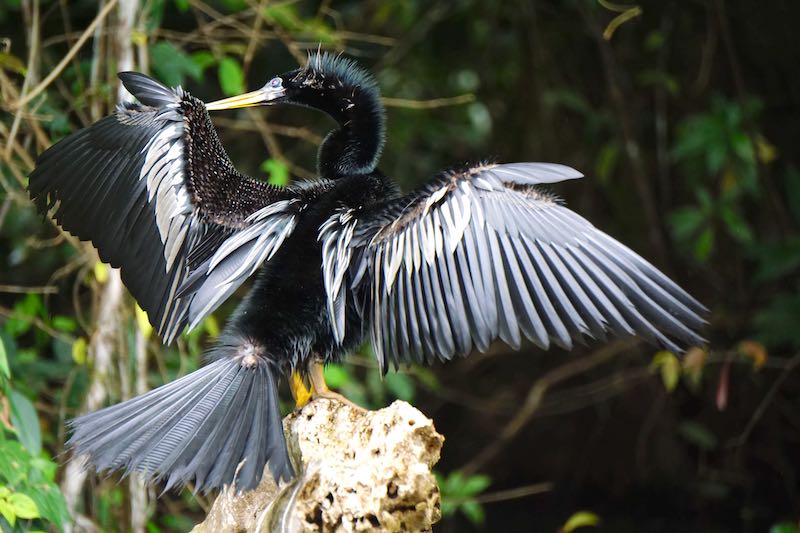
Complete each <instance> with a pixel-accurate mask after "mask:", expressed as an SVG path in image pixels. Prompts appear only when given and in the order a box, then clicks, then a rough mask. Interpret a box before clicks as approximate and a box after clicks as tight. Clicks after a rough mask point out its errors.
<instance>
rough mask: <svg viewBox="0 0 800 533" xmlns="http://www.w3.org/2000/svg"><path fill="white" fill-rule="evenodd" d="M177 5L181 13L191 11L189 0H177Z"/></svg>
mask: <svg viewBox="0 0 800 533" xmlns="http://www.w3.org/2000/svg"><path fill="white" fill-rule="evenodd" d="M175 7H177V8H178V11H180V12H181V13H186V12H187V11H189V0H175Z"/></svg>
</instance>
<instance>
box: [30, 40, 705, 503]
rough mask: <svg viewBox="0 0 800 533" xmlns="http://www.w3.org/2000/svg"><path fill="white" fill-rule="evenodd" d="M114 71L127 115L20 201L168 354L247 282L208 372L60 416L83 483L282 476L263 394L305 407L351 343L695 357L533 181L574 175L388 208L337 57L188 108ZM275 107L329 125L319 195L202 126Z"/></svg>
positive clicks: (683, 301) (621, 250)
mask: <svg viewBox="0 0 800 533" xmlns="http://www.w3.org/2000/svg"><path fill="white" fill-rule="evenodd" d="M120 76H121V78H122V80H123V82H124V83H125V85H126V87H128V89H129V90H130V91H131V92H132V93H133V94H134V95H135V96H136V97H137V98H138V99H139V101H140V102H141V104H126V105H123V106H120V107H118V109H117V111H116V112H115V114H114V115H112V116H111V117H107V118H105V119H103V120H101V121H99V122H98V123H96V124H94V125H92V126H90V127H88V128H86V129H84V130H81V131H79V132H76V133H75V134H73V135H71V136H69V137H67V138H66V139H65V140H63V141H62V142H60V143H58V144H57V145H55V146H53V147H52V148H50V149H49V150H48V151H46V152H45V153H44V154H42V156H41V157H40V158H39V160H38V162H37V167H36V169H35V170H34V172H33V173H32V174H31V177H30V190H31V195H32V197H33V198H34V200H35V201H36V203H37V205H38V206H39V207H40V208H41V209H42V210H45V209H47V208H54V209H53V213H54V216H55V217H56V219H57V220H58V221H59V223H61V224H62V225H63V226H64V228H65V229H67V230H69V231H70V232H72V233H74V234H76V235H77V236H78V237H80V238H81V239H86V240H91V241H92V242H93V243H94V244H95V246H97V248H98V250H99V252H100V256H101V257H102V258H103V259H104V260H105V261H108V262H110V263H111V264H112V265H114V266H119V267H121V269H122V275H123V280H124V281H125V283H126V285H127V286H128V287H129V289H130V290H131V293H132V294H133V295H134V297H135V298H136V299H137V300H138V301H139V303H140V304H141V305H142V307H143V308H144V309H145V310H146V311H147V312H148V314H149V317H150V319H151V321H152V322H153V324H154V326H155V327H156V328H158V331H159V332H160V333H161V334H162V336H163V337H164V339H165V341H166V342H170V341H171V340H172V339H173V338H174V337H175V336H176V335H177V334H178V333H180V331H182V330H183V329H184V327H185V326H186V325H189V326H190V327H191V326H194V325H196V324H197V323H198V322H199V321H200V320H202V318H203V317H205V316H207V315H208V313H210V312H212V311H213V310H214V309H215V308H216V307H217V306H218V305H219V304H220V303H221V302H222V301H224V300H225V299H226V298H227V297H228V296H229V295H230V294H231V293H232V292H233V291H234V290H235V289H236V288H237V287H238V286H239V285H241V283H242V282H243V281H244V280H245V279H246V278H247V277H249V276H250V275H252V274H254V273H255V272H256V271H258V274H257V275H256V279H255V283H254V286H253V288H252V290H251V291H250V292H249V293H248V295H247V296H246V297H245V298H244V300H243V301H242V303H241V304H240V305H239V307H238V308H237V310H236V311H235V312H234V314H233V316H232V317H231V318H230V320H229V321H228V323H227V324H226V326H225V329H224V331H223V333H222V335H221V338H220V339H219V340H218V342H217V343H216V344H215V345H214V346H213V347H212V348H211V350H210V352H209V354H208V359H209V362H208V364H207V365H206V366H204V367H203V368H201V369H200V370H198V371H196V372H194V373H192V374H189V375H187V376H184V377H183V378H181V379H179V380H177V381H175V382H173V383H170V384H167V385H164V386H162V387H160V388H158V389H156V390H154V391H151V392H149V393H147V394H145V395H142V396H140V397H137V398H134V399H132V400H129V401H127V402H124V403H122V404H119V405H116V406H112V407H109V408H107V409H104V410H101V411H98V412H96V413H90V414H88V415H86V416H83V417H81V418H78V419H76V420H74V421H73V422H72V427H73V434H72V438H71V440H70V445H71V446H72V447H73V448H75V450H76V452H78V453H86V454H88V456H89V458H90V460H91V461H92V463H93V464H94V465H95V466H96V467H97V468H98V469H100V470H117V469H121V470H125V471H134V470H135V471H140V472H144V473H146V474H148V475H149V476H150V477H152V478H156V479H165V480H166V483H167V486H175V485H178V484H181V483H187V482H190V481H191V482H194V483H195V486H196V487H197V488H198V489H203V490H208V489H212V488H218V487H221V486H222V485H224V484H228V483H231V482H233V481H234V480H235V481H236V483H237V486H239V487H240V488H250V487H253V486H254V485H255V484H257V482H258V480H259V479H260V477H261V472H262V471H263V468H264V466H265V465H266V464H269V466H270V468H271V471H272V473H273V475H274V476H275V477H276V478H288V477H291V476H292V467H291V464H290V463H289V459H288V455H287V453H286V445H285V441H284V439H283V434H282V427H281V421H280V415H279V413H278V410H277V405H278V402H277V387H276V382H277V379H278V378H279V376H281V375H285V374H287V373H290V372H293V371H299V372H300V373H302V374H306V375H308V376H309V377H310V378H311V381H312V384H313V385H314V387H315V389H316V390H315V392H316V394H318V395H323V394H324V393H325V392H326V390H327V389H326V388H325V387H324V383H321V382H320V381H319V368H320V364H321V363H327V362H330V361H337V360H339V359H341V357H342V356H344V355H345V354H346V353H348V351H350V350H352V349H353V348H354V347H355V346H356V345H357V344H358V343H360V342H361V340H362V339H363V337H364V336H365V335H367V334H369V335H370V336H371V338H372V342H373V345H374V347H375V353H376V355H377V358H378V362H379V364H380V366H381V368H383V369H384V370H386V369H387V368H388V367H389V366H398V365H400V364H404V363H411V362H419V363H430V362H432V361H435V360H437V359H441V360H447V359H450V358H452V357H454V356H456V355H466V354H468V353H470V352H471V351H472V350H473V349H476V348H477V349H478V350H486V349H487V348H488V346H489V344H490V343H491V342H493V341H494V340H496V339H501V340H503V341H504V342H506V343H507V344H509V345H511V346H512V347H514V348H517V347H519V346H520V343H521V340H522V338H523V337H525V338H528V339H530V340H531V341H533V342H534V343H535V344H537V345H538V346H540V347H542V348H548V347H549V346H550V345H551V344H556V345H559V346H561V347H564V348H567V349H569V348H571V347H572V345H573V343H574V342H583V341H584V340H586V339H588V338H598V339H603V338H605V336H606V334H607V333H613V334H618V335H631V334H636V335H640V336H642V337H643V338H645V339H647V340H648V341H651V342H653V343H655V344H659V345H662V346H665V347H667V348H669V349H673V350H680V349H681V347H685V346H687V345H690V344H698V343H702V342H703V340H702V338H700V336H698V334H697V333H696V331H697V330H698V329H699V328H700V327H702V325H703V324H704V321H703V318H702V317H703V315H704V314H705V313H706V310H705V308H704V307H703V306H702V305H701V304H699V303H698V302H697V301H696V300H694V299H693V298H692V297H691V296H689V295H688V294H687V293H686V292H684V291H683V290H682V289H680V288H679V287H678V286H677V285H675V284H674V283H673V282H672V281H670V280H669V279H668V278H667V277H666V276H664V275H663V274H661V273H660V272H659V271H658V270H657V269H655V268H654V267H653V266H651V265H650V264H649V263H647V262H646V261H645V260H644V259H642V258H641V257H640V256H638V255H637V254H635V253H634V252H632V251H631V250H629V249H628V248H626V247H625V246H624V245H622V244H620V243H619V242H617V241H616V240H614V239H613V238H611V237H609V236H607V235H605V234H604V233H602V232H601V231H599V230H597V229H595V228H594V227H593V226H592V225H591V224H590V223H589V222H587V221H586V220H584V219H583V218H581V217H579V216H578V215H576V214H575V213H573V212H572V211H570V210H568V209H567V208H565V207H564V206H562V205H561V204H560V203H559V202H558V201H557V200H556V199H555V198H554V197H552V196H551V195H550V194H548V193H546V192H544V191H542V190H541V189H540V188H539V185H541V184H547V183H554V182H558V181H562V180H567V179H576V178H580V177H581V174H580V173H578V172H577V171H575V170H573V169H571V168H569V167H565V166H563V165H555V164H548V163H515V164H507V165H500V164H495V163H491V162H482V163H477V164H473V165H465V166H462V167H457V168H453V169H450V170H447V171H444V172H442V173H440V174H439V175H437V176H436V177H435V178H433V179H432V180H431V181H430V182H429V183H428V184H426V185H424V186H422V187H420V188H419V189H417V190H415V191H412V192H411V193H409V194H407V195H401V194H400V192H399V190H398V188H397V186H396V185H395V184H394V182H393V181H392V180H391V179H389V178H388V177H386V176H385V175H384V174H382V173H381V172H380V171H379V170H378V169H377V163H378V159H379V157H380V153H381V149H382V147H383V143H384V112H383V107H382V105H381V102H380V97H379V92H378V88H377V86H376V84H375V82H374V81H373V79H372V78H371V77H370V76H369V74H368V73H366V72H365V71H363V70H361V69H360V68H358V67H357V66H356V65H355V64H354V63H353V62H351V61H349V60H347V59H343V58H340V57H335V56H331V55H328V54H316V55H313V56H311V57H310V59H309V63H308V65H306V66H305V67H303V68H300V69H297V70H294V71H291V72H289V73H286V74H284V75H281V76H278V77H276V78H273V79H272V80H271V81H270V82H269V83H268V84H267V85H265V86H264V87H263V88H262V89H260V90H258V91H254V92H252V93H248V94H246V95H242V96H239V97H233V98H230V99H226V100H222V101H219V102H213V103H211V104H207V105H205V106H204V104H202V103H201V102H200V101H198V100H197V99H195V98H193V97H192V96H190V95H189V94H187V93H185V92H184V91H183V90H181V89H180V88H178V89H175V90H172V89H168V88H166V87H163V86H162V85H160V84H158V83H157V82H155V81H153V80H150V79H149V78H147V77H145V76H143V75H141V74H135V73H123V74H121V75H120ZM279 103H286V104H294V105H301V106H306V107H312V108H315V109H319V110H321V111H323V112H325V113H327V114H328V115H330V116H331V117H332V118H333V119H334V120H336V122H337V124H338V127H337V128H336V129H334V130H333V131H332V132H331V133H329V134H328V135H327V137H326V138H325V140H324V142H323V143H322V145H321V146H320V150H319V155H318V170H319V179H318V180H314V181H311V182H300V183H298V184H296V185H293V186H290V187H286V188H277V187H272V186H269V185H266V184H264V183H262V182H260V181H257V180H254V179H251V178H248V177H246V176H243V175H241V174H240V173H239V172H237V171H236V170H235V169H234V168H233V166H232V164H231V162H230V161H229V159H228V157H227V155H226V154H225V152H224V149H223V148H222V146H221V145H220V143H219V140H218V139H217V136H216V133H215V132H214V129H213V127H212V125H211V123H210V121H209V118H208V114H207V112H206V111H207V110H219V109H228V108H233V107H245V106H252V105H273V104H279ZM87 199H90V201H86V200H87ZM242 461H244V465H243V466H242V467H241V468H240V469H239V471H238V474H237V468H238V467H239V465H240V463H241V462H242Z"/></svg>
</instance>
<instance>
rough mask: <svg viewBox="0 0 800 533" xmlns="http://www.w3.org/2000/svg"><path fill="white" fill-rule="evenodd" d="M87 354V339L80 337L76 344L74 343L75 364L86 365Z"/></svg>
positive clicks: (73, 357) (73, 355) (73, 356)
mask: <svg viewBox="0 0 800 533" xmlns="http://www.w3.org/2000/svg"><path fill="white" fill-rule="evenodd" d="M87 353H88V345H87V344H86V338H84V337H78V338H77V339H75V342H73V343H72V360H73V361H75V364H78V365H85V364H86V354H87Z"/></svg>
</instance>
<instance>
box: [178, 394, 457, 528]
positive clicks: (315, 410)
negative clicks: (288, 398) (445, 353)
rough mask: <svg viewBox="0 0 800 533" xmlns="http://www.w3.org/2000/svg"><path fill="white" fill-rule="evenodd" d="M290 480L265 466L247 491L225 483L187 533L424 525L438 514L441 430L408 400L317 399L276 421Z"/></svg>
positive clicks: (436, 518)
mask: <svg viewBox="0 0 800 533" xmlns="http://www.w3.org/2000/svg"><path fill="white" fill-rule="evenodd" d="M283 426H284V430H285V432H286V438H287V441H288V443H289V450H290V452H291V455H292V461H293V463H294V465H295V469H296V471H297V472H298V475H297V477H296V479H295V480H294V481H293V482H292V483H290V484H288V485H287V486H285V487H281V488H280V489H278V488H277V487H276V486H275V483H274V482H273V480H272V476H271V475H269V470H267V471H266V472H265V475H264V478H263V480H262V481H261V484H260V485H259V486H258V487H257V488H256V489H255V490H253V491H250V492H247V493H244V494H239V495H237V494H235V493H234V492H233V490H231V489H230V488H228V489H226V490H225V491H223V492H222V493H221V494H220V495H219V496H218V497H217V500H216V501H215V502H214V505H213V507H212V508H211V510H210V511H209V513H208V516H207V517H206V520H205V521H204V522H202V523H201V524H199V525H197V526H196V527H195V528H194V530H193V533H218V532H244V531H246V532H259V533H266V532H286V533H296V532H297V533H299V532H304V533H305V532H319V533H329V532H330V533H345V532H351V531H352V532H355V531H359V532H361V531H365V532H366V531H370V532H372V531H374V532H378V531H409V532H416V531H430V530H431V526H432V525H433V524H434V523H435V522H437V521H438V520H439V519H440V518H441V510H440V498H439V487H438V486H437V484H436V479H435V477H434V476H433V474H432V473H431V468H432V467H433V465H435V464H436V462H437V461H438V460H439V452H440V450H441V448H442V444H443V442H444V437H442V436H441V435H440V434H439V433H437V432H436V429H435V428H434V427H433V422H432V421H431V420H430V419H428V418H426V417H425V416H424V415H423V414H422V413H420V412H419V411H418V410H416V409H414V408H413V407H411V406H410V405H409V404H407V403H405V402H402V401H396V402H394V403H393V404H392V405H390V406H389V407H386V408H384V409H381V410H379V411H361V410H359V409H356V408H354V407H352V406H350V405H346V404H343V403H340V402H338V401H335V400H328V399H318V400H315V401H313V402H311V403H309V404H308V405H306V406H305V407H303V408H302V409H300V410H299V411H294V412H293V413H291V414H289V415H288V416H287V417H286V418H284V420H283Z"/></svg>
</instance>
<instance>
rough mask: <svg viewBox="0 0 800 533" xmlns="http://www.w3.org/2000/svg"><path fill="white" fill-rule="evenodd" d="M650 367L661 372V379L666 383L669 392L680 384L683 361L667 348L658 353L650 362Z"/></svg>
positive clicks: (665, 386)
mask: <svg viewBox="0 0 800 533" xmlns="http://www.w3.org/2000/svg"><path fill="white" fill-rule="evenodd" d="M650 368H651V369H652V370H657V371H658V372H659V373H660V374H661V381H662V382H663V383H664V388H665V389H667V390H668V391H669V392H672V391H674V390H675V387H677V386H678V379H680V377H681V363H680V361H678V358H677V357H675V354H674V353H672V352H668V351H666V350H663V351H660V352H658V353H656V354H655V355H654V356H653V361H652V363H650Z"/></svg>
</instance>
